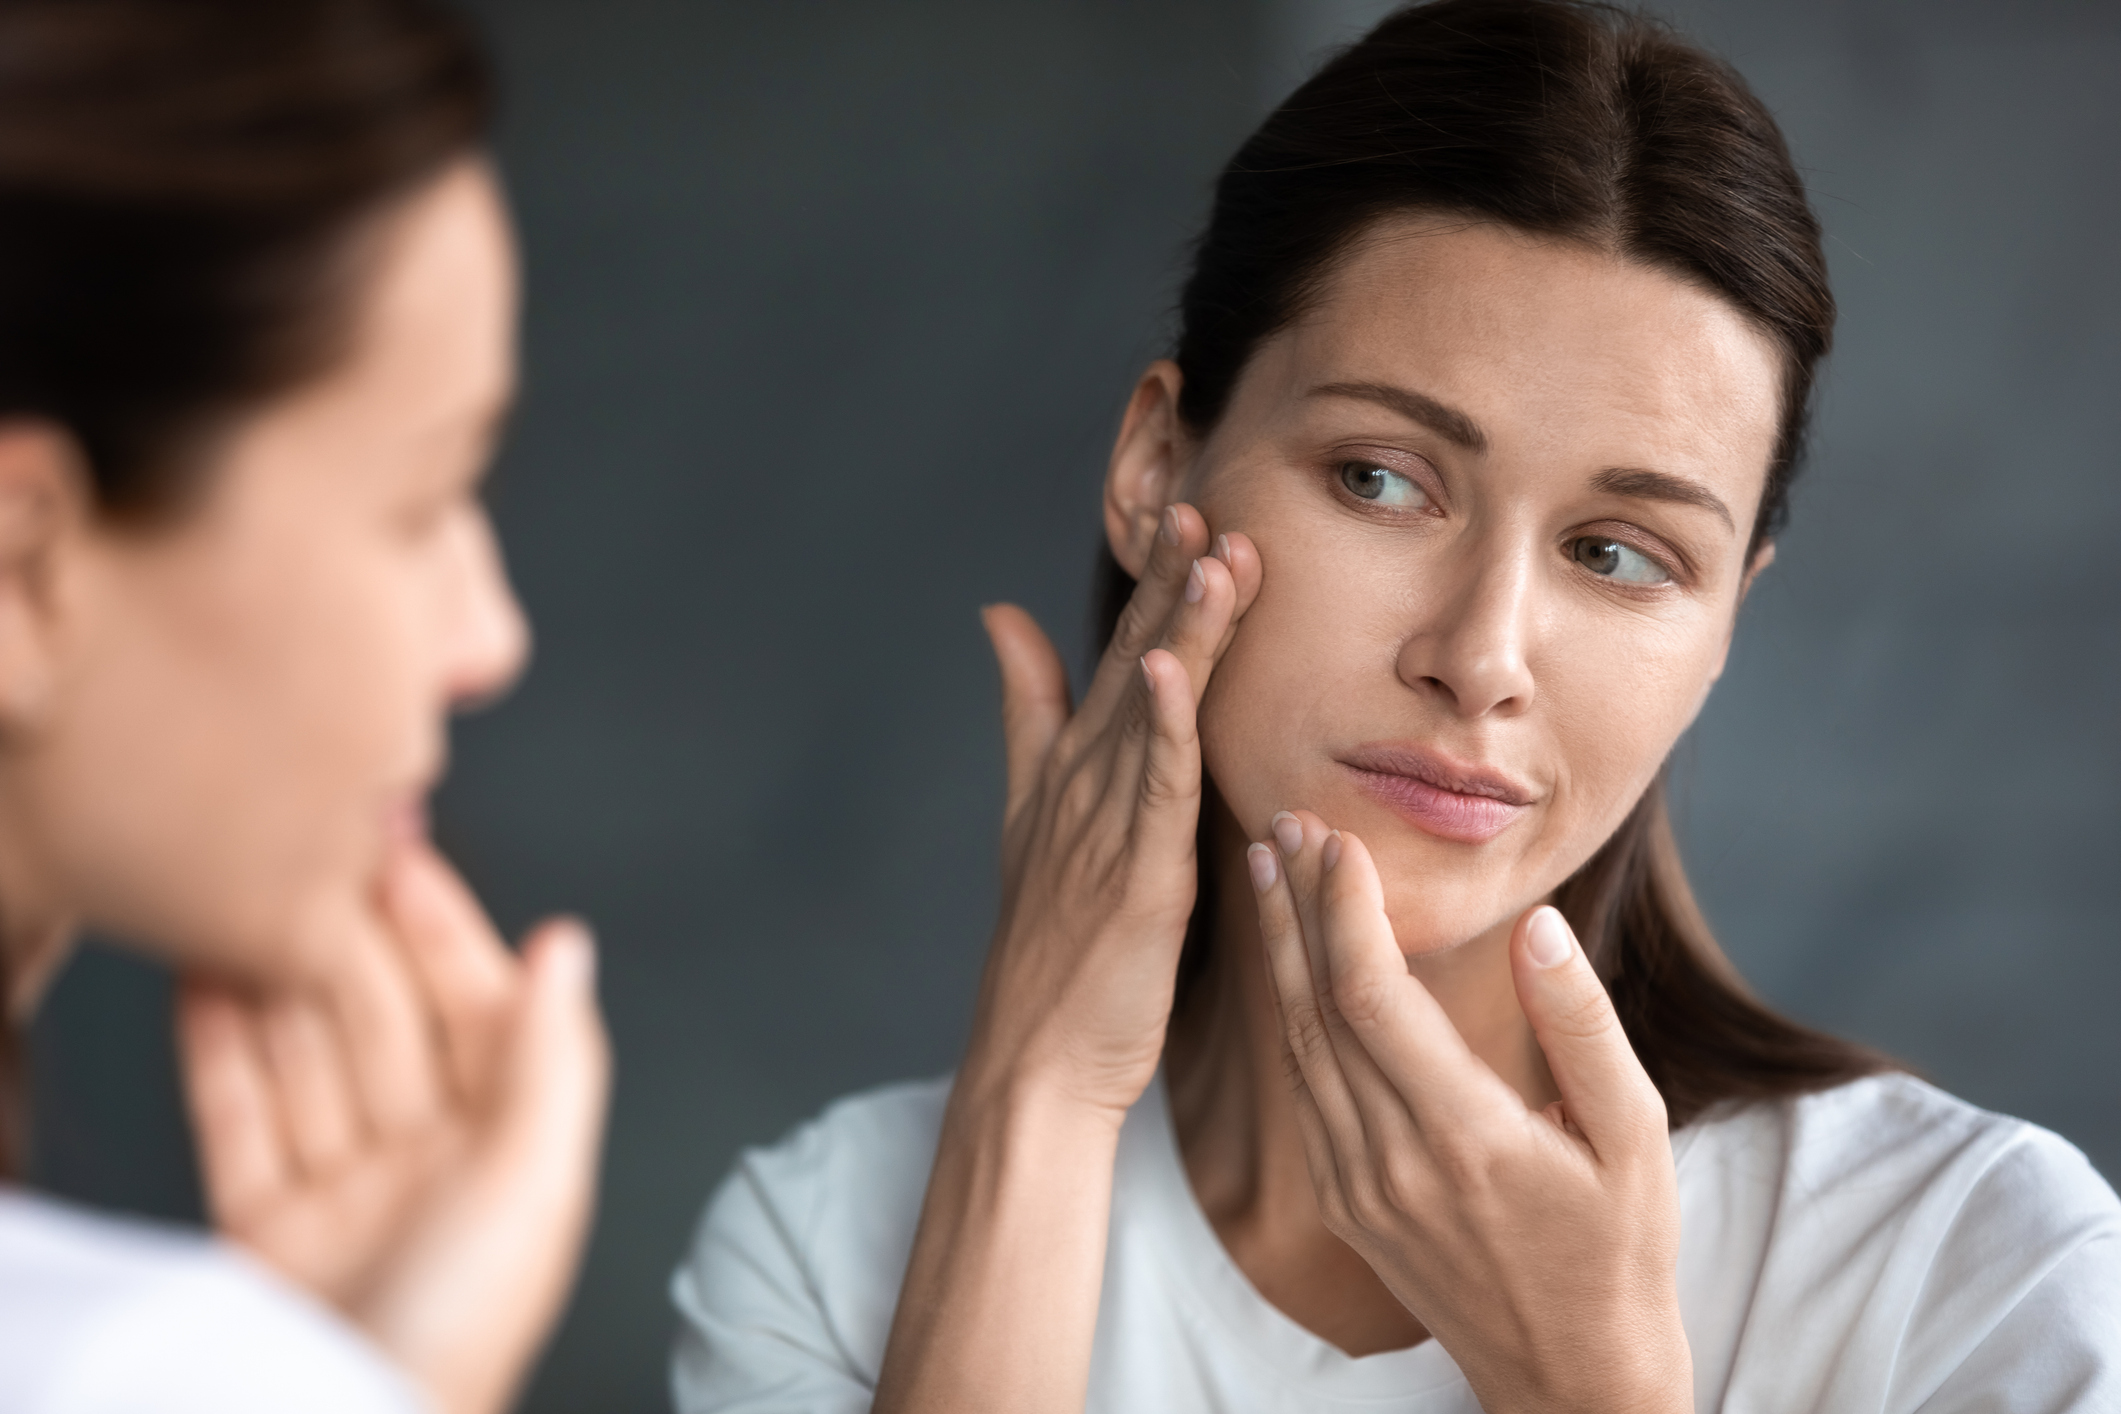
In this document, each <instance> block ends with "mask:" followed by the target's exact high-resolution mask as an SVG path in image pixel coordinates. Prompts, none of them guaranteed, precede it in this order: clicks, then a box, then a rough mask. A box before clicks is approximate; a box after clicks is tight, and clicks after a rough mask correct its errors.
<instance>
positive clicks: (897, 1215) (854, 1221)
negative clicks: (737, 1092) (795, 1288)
mask: <svg viewBox="0 0 2121 1414" xmlns="http://www.w3.org/2000/svg"><path fill="white" fill-rule="evenodd" d="M949 1099H950V1082H949V1080H948V1079H947V1078H945V1079H938V1080H921V1081H908V1082H902V1083H900V1084H895V1085H886V1086H881V1087H879V1088H877V1089H874V1090H867V1091H864V1092H862V1093H860V1094H856V1095H850V1096H847V1097H846V1098H844V1099H840V1100H836V1101H834V1102H833V1103H832V1104H831V1105H829V1106H827V1107H826V1109H825V1110H824V1111H823V1112H822V1113H820V1114H819V1115H817V1116H816V1117H815V1118H813V1119H810V1120H807V1121H805V1122H804V1123H802V1124H800V1125H797V1126H796V1127H795V1128H794V1129H793V1130H791V1131H790V1132H789V1133H788V1134H787V1135H786V1136H784V1137H783V1138H782V1139H781V1140H780V1141H779V1142H778V1143H776V1144H773V1145H770V1146H765V1147H760V1148H755V1149H747V1150H745V1151H744V1152H743V1153H742V1154H741V1155H739V1156H738V1158H737V1161H736V1164H735V1166H734V1167H733V1168H732V1170H731V1172H730V1174H729V1177H728V1178H727V1179H725V1180H724V1181H723V1183H722V1186H721V1188H720V1190H719V1191H718V1192H717V1193H716V1194H715V1196H714V1199H713V1201H712V1202H710V1203H709V1204H708V1208H707V1213H706V1216H705V1218H704V1220H703V1221H702V1224H701V1230H700V1238H701V1240H702V1242H706V1243H709V1244H710V1245H713V1244H714V1243H715V1240H716V1239H720V1238H731V1237H735V1236H738V1232H737V1229H741V1228H748V1227H753V1226H755V1225H757V1224H759V1223H762V1222H763V1223H768V1224H770V1225H771V1226H772V1228H773V1229H774V1230H775V1232H776V1233H777V1235H778V1238H779V1240H781V1241H784V1242H786V1243H788V1244H790V1245H791V1246H793V1247H795V1248H797V1249H801V1250H804V1251H812V1250H816V1249H817V1248H818V1246H819V1244H820V1242H821V1241H822V1240H826V1239H829V1246H828V1248H827V1250H829V1251H844V1250H846V1246H847V1243H848V1242H849V1241H850V1240H856V1241H858V1242H859V1243H860V1245H862V1246H864V1247H868V1246H870V1245H873V1244H875V1243H883V1244H884V1245H886V1246H888V1245H889V1242H890V1240H891V1238H892V1237H893V1236H894V1235H896V1233H897V1230H898V1229H899V1228H900V1227H902V1226H903V1225H904V1223H905V1221H906V1220H907V1218H908V1217H909V1215H910V1216H917V1215H918V1210H919V1207H920V1201H921V1197H922V1195H923V1194H924V1193H925V1192H926V1190H927V1186H928V1171H929V1169H930V1168H931V1167H932V1166H933V1164H934V1162H935V1146H936V1142H937V1139H938V1137H939V1136H940V1134H941V1132H942V1123H943V1108H944V1106H945V1105H947V1104H948V1103H949ZM908 1236H909V1240H910V1233H909V1234H908ZM695 1255H696V1256H697V1255H698V1254H697V1252H696V1253H695Z"/></svg>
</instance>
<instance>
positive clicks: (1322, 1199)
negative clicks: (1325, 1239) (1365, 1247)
mask: <svg viewBox="0 0 2121 1414" xmlns="http://www.w3.org/2000/svg"><path fill="white" fill-rule="evenodd" d="M1318 1216H1319V1220H1320V1221H1321V1222H1323V1223H1324V1224H1325V1225H1326V1231H1327V1232H1330V1233H1332V1234H1333V1235H1334V1236H1335V1237H1337V1238H1339V1239H1340V1240H1341V1241H1343V1242H1347V1241H1348V1240H1349V1239H1351V1238H1353V1237H1354V1236H1355V1235H1356V1234H1357V1232H1358V1231H1360V1229H1359V1228H1358V1227H1357V1225H1356V1221H1355V1214H1354V1213H1353V1212H1352V1211H1350V1209H1349V1204H1348V1195H1347V1194H1346V1193H1345V1192H1344V1191H1343V1190H1342V1187H1341V1185H1340V1184H1338V1183H1329V1184H1326V1185H1324V1187H1323V1189H1322V1191H1321V1192H1320V1193H1319V1195H1318Z"/></svg>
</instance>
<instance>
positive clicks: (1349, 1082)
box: [1246, 812, 1694, 1414]
mask: <svg viewBox="0 0 2121 1414" xmlns="http://www.w3.org/2000/svg"><path fill="white" fill-rule="evenodd" d="M1274 834H1275V837H1276V842H1275V843H1274V844H1272V845H1269V844H1255V845H1253V846H1252V847H1251V849H1250V851H1249V852H1248V855H1247V860H1246V862H1247V864H1248V866H1249V867H1250V869H1251V873H1252V882H1253V885H1254V887H1255V888H1256V889H1257V890H1258V892H1259V916H1260V929H1261V932H1262V934H1263V935H1264V938H1265V941H1266V948H1267V962H1268V971H1269V973H1270V975H1271V977H1272V979H1273V985H1274V989H1275V992H1276V994H1277V999H1278V1003H1279V1006H1280V1009H1281V1020H1282V1032H1283V1038H1284V1042H1285V1046H1286V1055H1287V1060H1288V1070H1289V1076H1290V1083H1291V1085H1292V1087H1293V1088H1294V1091H1295V1095H1296V1107H1297V1113H1298V1118H1299V1120H1300V1122H1301V1125H1302V1129H1303V1137H1304V1148H1305V1157H1306V1159H1307V1160H1308V1162H1309V1167H1310V1171H1311V1182H1312V1186H1313V1187H1314V1189H1315V1190H1316V1192H1317V1196H1318V1206H1319V1212H1320V1214H1321V1216H1323V1217H1324V1219H1325V1221H1326V1225H1327V1227H1328V1228H1330V1229H1331V1230H1332V1232H1333V1233H1334V1235H1335V1236H1337V1237H1339V1238H1340V1239H1341V1240H1342V1241H1344V1242H1346V1243H1347V1244H1348V1245H1349V1246H1351V1247H1353V1248H1354V1249H1355V1250H1356V1251H1357V1252H1359V1253H1361V1254H1362V1257H1363V1259H1364V1260H1365V1261H1367V1262H1368V1263H1369V1264H1370V1266H1371V1268H1372V1269H1373V1270H1375V1271H1376V1273H1377V1274H1378V1276H1379V1277H1380V1278H1382V1279H1383V1281H1384V1283H1385V1285H1386V1286H1387V1287H1389V1288H1390V1289H1391V1291H1392V1294H1393V1295H1395V1296H1397V1297H1398V1298H1399V1299H1400V1301H1401V1303H1403V1304H1404V1305H1405V1306H1406V1308H1407V1309H1408V1310H1409V1311H1411V1312H1412V1313H1413V1314H1414V1316H1415V1318H1416V1319H1418V1320H1419V1321H1421V1323H1422V1324H1423V1325H1424V1326H1426V1327H1427V1328H1428V1330H1429V1332H1430V1334H1432V1335H1434V1336H1435V1337H1436V1338H1437V1339H1438V1340H1439V1341H1441V1342H1442V1344H1443V1347H1444V1349H1446V1350H1447V1351H1449V1352H1450V1354H1451V1357H1452V1358H1453V1359H1454V1360H1456V1361H1457V1362H1458V1365H1459V1368H1460V1369H1462V1370H1463V1371H1465V1374H1466V1378H1467V1380H1468V1381H1469V1382H1470V1383H1471V1384H1472V1386H1473V1392H1474V1393H1475V1394H1476V1395H1478V1396H1479V1398H1480V1402H1481V1407H1482V1408H1484V1409H1508V1410H1513V1411H1543V1410H1556V1411H1560V1410H1585V1409H1627V1410H1640V1411H1657V1410H1668V1411H1674V1412H1675V1414H1676V1411H1680V1410H1691V1409H1692V1408H1693V1407H1694V1406H1693V1367H1692V1357H1691V1355H1690V1353H1689V1351H1688V1347H1687V1340H1686V1332H1685V1330H1684V1329H1683V1327H1682V1326H1681V1324H1680V1318H1679V1291H1678V1273H1677V1267H1678V1254H1679V1197H1678V1179H1677V1176H1676V1174H1675V1173H1674V1170H1673V1166H1672V1149H1671V1141H1670V1139H1669V1137H1668V1135H1667V1132H1666V1126H1665V1109H1664V1101H1663V1099H1662V1098H1661V1097H1660V1096H1659V1095H1658V1093H1657V1088H1656V1086H1655V1085H1653V1084H1652V1083H1651V1081H1650V1078H1649V1076H1648V1075H1647V1074H1646V1073H1645V1072H1644V1071H1643V1068H1642V1065H1641V1063H1640V1062H1639V1061H1638V1060H1637V1059H1636V1057H1635V1052H1634V1050H1633V1048H1632V1047H1631V1046H1630V1045H1629V1044H1628V1038H1627V1035H1626V1033H1625V1032H1624V1031H1622V1029H1621V1026H1620V1019H1619V1018H1618V1017H1617V1016H1616V1015H1615V1014H1614V1012H1613V1006H1612V1002H1611V1001H1610V1000H1609V999H1608V997H1607V996H1606V990H1605V988H1604V987H1603V986H1602V985H1601V984H1600V983H1599V981H1598V978H1597V976H1596V975H1595V974H1594V973H1593V972H1592V971H1591V967H1590V963H1589V962H1588V961H1587V960H1586V959H1585V957H1584V955H1583V950H1582V949H1581V948H1580V947H1578V946H1577V944H1576V939H1575V937H1574V935H1573V934H1572V933H1571V932H1570V931H1569V926H1568V924H1567V923H1566V922H1565V921H1563V919H1562V917H1561V915H1560V913H1558V912H1557V911H1555V910H1554V909H1552V908H1549V907H1546V906H1544V905H1542V906H1540V907H1538V908H1534V909H1532V910H1530V911H1529V912H1527V913H1526V914H1525V915H1524V917H1523V918H1520V919H1519V920H1518V923H1517V927H1516V930H1515V932H1514V934H1513V936H1512V937H1511V940H1510V962H1511V969H1512V974H1513V976H1514V979H1515V981H1516V984H1517V996H1518V1000H1519V1002H1520V1004H1521V1005H1522V1006H1523V1008H1524V1014H1525V1016H1526V1018H1527V1019H1528V1020H1529V1021H1530V1022H1531V1025H1532V1031H1533V1034H1534V1035H1535V1036H1536V1037H1537V1038H1538V1041H1539V1045H1540V1049H1541V1050H1542V1051H1544V1052H1545V1054H1546V1058H1547V1064H1548V1067H1549V1068H1550V1069H1551V1070H1552V1072H1553V1075H1554V1084H1555V1087H1556V1089H1558V1090H1559V1091H1560V1094H1561V1099H1560V1100H1558V1101H1556V1102H1555V1103H1553V1104H1551V1105H1548V1106H1547V1107H1545V1108H1544V1109H1543V1110H1535V1109H1533V1108H1531V1107H1530V1106H1528V1105H1527V1104H1526V1103H1525V1102H1524V1100H1523V1099H1522V1098H1521V1097H1520V1096H1519V1095H1518V1093H1517V1092H1516V1091H1515V1090H1513V1089H1511V1088H1510V1087H1509V1086H1508V1085H1507V1084H1505V1083H1504V1082H1503V1080H1502V1079H1501V1078H1500V1077H1499V1076H1497V1075H1496V1074H1495V1072H1494V1071H1492V1070H1490V1069H1489V1068H1488V1067H1487V1066H1486V1065H1484V1064H1483V1063H1482V1062H1481V1061H1480V1059H1479V1058H1478V1057H1476V1056H1475V1055H1474V1054H1473V1053H1472V1051H1471V1050H1469V1049H1468V1048H1467V1046H1466V1044H1465V1042H1464V1041H1463V1040H1462V1039H1460V1037H1459V1035H1458V1032H1457V1030H1456V1029H1455V1028H1454V1027H1453V1026H1452V1025H1451V1021H1450V1018H1449V1017H1448V1016H1446V1015H1445V1014H1444V1012H1443V1009H1442V1008H1441V1007H1440V1006H1439V1005H1437V1003H1436V1000H1435V998H1433V997H1432V996H1430V995H1429V993H1428V990H1427V989H1426V988H1424V987H1423V986H1422V985H1421V982H1420V981H1419V980H1418V979H1417V978H1415V977H1414V976H1413V975H1412V974H1411V973H1410V972H1409V971H1408V969H1407V963H1406V958H1405V957H1404V956H1403V955H1402V954H1401V953H1400V951H1399V944H1398V942H1397V940H1396V939H1395V938H1394V937H1393V934H1392V925H1391V921H1390V920H1389V919H1388V918H1387V917H1386V916H1385V911H1384V891H1383V888H1382V887H1381V885H1380V883H1379V881H1378V877H1377V869H1376V866H1375V864H1374V863H1373V862H1372V861H1371V858H1370V854H1369V851H1368V850H1367V849H1365V848H1364V847H1363V844H1362V842H1361V841H1360V840H1358V839H1356V838H1355V837H1354V836H1353V835H1349V834H1346V833H1344V832H1341V831H1333V832H1328V830H1327V829H1326V826H1325V824H1324V822H1323V821H1321V820H1320V819H1319V818H1318V817H1317V816H1316V815H1312V814H1310V813H1309V812H1300V813H1298V814H1289V813H1286V812H1285V813H1283V814H1280V815H1277V816H1276V817H1275V819H1274Z"/></svg>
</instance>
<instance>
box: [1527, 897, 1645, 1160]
mask: <svg viewBox="0 0 2121 1414" xmlns="http://www.w3.org/2000/svg"><path fill="white" fill-rule="evenodd" d="M1510 970H1511V972H1512V974H1513V976H1514V977H1515V979H1516V982H1517V1001H1518V1005H1520V1006H1522V1007H1523V1008H1524V1014H1525V1019H1526V1020H1528V1021H1530V1022H1531V1023H1532V1034H1533V1035H1534V1036H1535V1037H1537V1038H1538V1040H1539V1048H1540V1050H1542V1051H1544V1052H1545V1053H1546V1058H1547V1068H1548V1069H1550V1070H1551V1071H1553V1073H1554V1088H1555V1089H1557V1090H1559V1091H1560V1092H1561V1102H1562V1104H1563V1105H1564V1106H1566V1107H1567V1111H1568V1117H1569V1119H1570V1120H1571V1121H1572V1122H1573V1123H1574V1124H1575V1125H1576V1127H1577V1128H1578V1129H1579V1130H1580V1131H1581V1132H1582V1134H1583V1136H1584V1138H1585V1140H1586V1141H1587V1142H1588V1143H1589V1144H1590V1146H1591V1150H1592V1152H1593V1153H1595V1154H1598V1155H1599V1157H1601V1158H1609V1157H1612V1156H1613V1154H1614V1152H1615V1151H1616V1150H1617V1149H1619V1148H1622V1147H1628V1146H1637V1145H1643V1144H1653V1145H1654V1146H1655V1147H1656V1148H1657V1149H1658V1150H1659V1151H1660V1152H1661V1151H1662V1147H1663V1145H1664V1142H1665V1132H1666V1127H1667V1126H1666V1114H1665V1107H1664V1098H1663V1097H1662V1096H1661V1095H1659V1094H1658V1092H1657V1087H1656V1085H1654V1084H1653V1083H1651V1081H1650V1077H1649V1074H1648V1072H1646V1071H1645V1070H1644V1069H1643V1068H1642V1062H1641V1060H1639V1059H1638V1058H1637V1057H1636V1055H1635V1048H1634V1046H1633V1045H1631V1044H1630V1043H1629V1041H1628V1035H1627V1031H1626V1030H1625V1029H1624V1028H1623V1027H1622V1026H1621V1024H1620V1017H1619V1016H1618V1014H1616V1013H1615V1012H1614V1010H1613V1001H1612V998H1611V997H1609V996H1607V995H1606V989H1605V986H1604V984H1603V983H1601V982H1600V981H1599V980H1598V975H1597V974H1596V973H1595V972H1593V971H1592V970H1591V964H1590V960H1589V959H1588V958H1586V957H1585V956H1584V955H1583V949H1582V948H1581V947H1580V946H1578V945H1577V942H1576V934H1575V932H1574V930H1572V929H1571V928H1570V927H1569V925H1568V921H1567V920H1566V919H1564V918H1563V917H1562V916H1561V913H1560V911H1559V910H1558V909H1555V908H1553V907H1552V906H1550V905H1547V904H1541V905H1540V906H1539V907H1537V908H1534V909H1532V910H1531V911H1529V912H1528V913H1526V914H1525V916H1524V917H1522V918H1520V919H1518V920H1517V927H1516V929H1515V930H1514V931H1513V933H1512V934H1511V937H1510Z"/></svg>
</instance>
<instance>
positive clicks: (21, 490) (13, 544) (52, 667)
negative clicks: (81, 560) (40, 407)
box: [0, 420, 88, 738]
mask: <svg viewBox="0 0 2121 1414" xmlns="http://www.w3.org/2000/svg"><path fill="white" fill-rule="evenodd" d="M86 480H87V479H86V478H85V477H84V476H83V475H82V472H81V457H80V452H79V449H78V448H77V447H76V445H75V443H74V439H73V438H72V437H71V436H70V435H68V434H67V433H66V432H65V431H64V430H63V429H61V428H58V427H55V426H53V425H52V424H50V423H47V422H37V421H31V420H21V421H0V738H7V737H16V736H19V735H20V734H21V733H22V732H24V731H34V730H35V729H36V728H37V727H38V726H40V725H41V724H42V723H43V721H44V718H45V716H46V712H47V708H48V705H49V703H50V701H51V698H52V693H53V689H54V688H55V686H56V685H57V683H58V680H59V661H58V659H59V639H60V634H59V631H58V630H59V623H58V618H59V602H58V601H59V597H60V596H59V594H58V592H57V591H58V579H59V574H60V569H61V566H60V563H59V561H60V560H61V558H62V557H63V555H64V553H65V551H66V548H67V547H68V545H69V544H70V543H72V542H73V541H74V540H75V539H76V536H75V535H74V533H73V532H74V531H75V530H76V529H77V528H78V527H79V526H80V525H81V524H82V522H83V519H84V517H85V514H86V512H87V509H88V507H87V504H86V501H87V493H86Z"/></svg>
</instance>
